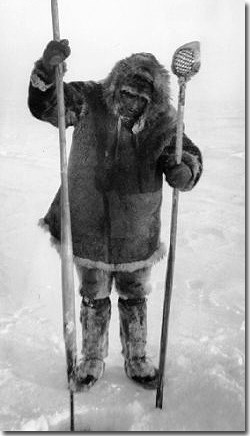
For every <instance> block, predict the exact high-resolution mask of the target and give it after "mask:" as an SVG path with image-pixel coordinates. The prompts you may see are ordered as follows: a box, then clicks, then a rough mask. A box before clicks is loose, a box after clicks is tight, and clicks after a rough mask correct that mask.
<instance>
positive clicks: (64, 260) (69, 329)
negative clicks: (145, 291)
mask: <svg viewBox="0 0 250 436" xmlns="http://www.w3.org/2000/svg"><path fill="white" fill-rule="evenodd" d="M51 14H52V26H53V38H54V40H56V41H60V30H59V15H58V4H57V0H51ZM56 90H57V107H58V127H59V141H60V170H61V269H62V303H63V333H64V341H65V350H66V362H67V375H68V383H69V390H70V430H71V431H74V393H73V389H74V373H75V366H76V326H75V290H74V273H73V271H74V270H73V254H72V237H71V223H70V208H69V193H68V168H67V150H66V133H65V107H64V90H63V66H62V64H60V65H59V66H58V67H56Z"/></svg>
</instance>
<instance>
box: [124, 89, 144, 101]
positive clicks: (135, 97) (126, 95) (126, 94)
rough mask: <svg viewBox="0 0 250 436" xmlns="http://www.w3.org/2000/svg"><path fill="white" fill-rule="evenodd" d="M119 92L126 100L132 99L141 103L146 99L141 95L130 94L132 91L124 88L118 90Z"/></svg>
mask: <svg viewBox="0 0 250 436" xmlns="http://www.w3.org/2000/svg"><path fill="white" fill-rule="evenodd" d="M120 94H121V96H122V98H125V99H127V100H133V101H135V100H137V101H139V102H141V103H147V100H146V99H145V98H144V97H142V96H141V95H138V94H132V92H129V91H126V90H124V89H122V90H121V91H120Z"/></svg>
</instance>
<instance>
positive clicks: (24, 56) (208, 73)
mask: <svg viewBox="0 0 250 436" xmlns="http://www.w3.org/2000/svg"><path fill="white" fill-rule="evenodd" d="M58 5H59V12H60V30H61V37H63V38H67V39H69V41H70V46H71V49H72V55H71V57H70V59H69V61H68V73H67V76H66V79H65V80H66V81H70V80H88V79H93V80H95V79H98V80H99V79H103V78H104V77H105V76H106V75H107V74H108V72H109V71H110V69H111V68H112V67H113V65H114V63H115V62H116V61H118V60H119V59H121V58H123V57H125V56H128V55H130V54H131V53H135V52H138V51H146V52H152V53H153V54H154V55H155V56H156V57H157V58H158V60H159V61H160V62H161V63H163V64H164V65H165V66H166V68H167V69H170V65H171V59H172V55H173V53H174V51H175V49H176V48H177V47H178V46H179V45H182V44H184V43H186V42H189V41H192V40H199V41H200V42H201V56H202V68H201V70H200V72H199V74H198V75H197V76H196V77H195V78H193V79H192V81H191V82H190V87H192V92H194V93H195V95H196V98H197V99H201V100H202V99H204V100H205V101H206V100H207V101H213V100H216V101H224V100H225V101H236V100H240V101H243V100H244V71H245V67H244V65H245V64H244V63H245V47H244V38H245V29H244V23H245V16H244V15H245V3H244V2H243V1H242V0H58ZM50 39H52V24H51V12H50V0H0V40H1V45H0V55H1V61H2V67H1V80H0V87H1V95H2V97H3V99H5V98H8V97H11V98H14V95H15V94H16V95H22V94H23V93H25V94H27V82H28V79H29V75H30V71H31V69H32V66H33V63H34V61H35V60H36V59H38V58H39V57H40V56H41V54H42V52H43V49H44V47H45V45H46V44H47V42H48V41H49V40H50ZM173 84H175V78H172V86H173Z"/></svg>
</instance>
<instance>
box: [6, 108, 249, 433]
mask: <svg viewBox="0 0 250 436" xmlns="http://www.w3.org/2000/svg"><path fill="white" fill-rule="evenodd" d="M6 105H7V106H6ZM6 107H8V111H5V108H6ZM0 115H1V117H0V120H1V134H0V142H1V143H0V146H1V149H0V166H1V176H0V202H1V220H0V231H1V239H0V268H1V276H0V316H1V318H0V375H1V377H0V384H1V389H0V429H1V430H5V431H7V430H8V431H28V430H30V431H67V430H68V429H69V394H68V391H67V389H66V371H65V356H64V342H63V336H62V310H61V291H60V260H59V257H58V254H57V253H56V252H55V250H54V249H53V248H52V247H51V246H50V241H49V236H48V234H46V233H44V231H43V230H41V229H40V228H39V227H38V226H37V221H38V219H39V218H40V217H41V216H43V214H44V212H45V211H46V210H47V208H48V206H49V204H50V201H51V199H52V197H53V195H54V193H55V191H56V189H57V187H58V183H59V163H58V162H59V160H58V146H57V144H58V137H57V131H56V129H55V128H53V127H52V126H50V125H48V124H45V123H41V122H39V121H37V120H35V119H34V118H32V116H31V115H30V114H29V113H28V110H27V108H26V107H25V102H24V103H23V106H20V105H18V106H16V105H15V104H13V106H11V102H4V104H2V105H1V114H0ZM185 124H186V131H187V133H188V134H189V136H190V137H191V138H192V139H193V140H194V142H196V143H197V145H199V146H200V148H201V150H202V151H203V156H204V174H203V177H202V180H201V181H200V183H199V185H198V186H197V187H196V188H195V189H194V190H193V191H192V192H190V193H183V194H181V196H180V206H179V219H178V245H177V253H176V265H175V280H174V290H173V299H172V306H171V319H170V331H169V346H168V354H167V365H166V379H167V380H166V386H165V390H164V407H163V410H162V411H160V410H158V409H156V408H155V392H152V391H146V390H143V389H142V388H140V387H138V386H136V385H135V384H133V383H132V382H130V381H129V380H128V379H127V378H126V376H125V374H124V371H123V361H122V356H121V354H120V348H121V347H120V342H119V328H118V314H117V295H116V293H115V291H114V292H113V295H112V302H113V312H112V320H111V326H110V352H109V357H108V359H107V362H106V372H105V375H104V377H103V379H102V380H101V381H100V382H99V383H98V384H97V385H96V386H95V387H94V388H93V389H92V390H91V391H90V392H88V393H84V394H78V395H76V396H75V422H76V430H77V431H152V432H154V431H243V430H244V419H245V418H244V386H245V385H244V383H245V380H244V335H245V328H244V245H245V244H244V237H245V235H244V119H243V110H241V107H240V106H239V104H234V105H232V106H228V105H223V104H220V105H217V106H215V107H208V106H207V105H204V106H202V105H200V104H198V103H195V102H193V103H192V104H191V103H189V104H188V103H187V111H186V118H185ZM70 135H71V131H69V132H68V139H69V142H70ZM170 205H171V190H170V189H169V188H168V187H167V186H166V187H165V191H164V203H163V208H162V218H163V226H162V234H163V239H165V240H166V242H167V243H168V238H169V215H170ZM165 269H166V261H162V262H161V263H160V264H158V265H157V266H156V267H155V268H154V270H153V275H152V285H153V290H152V294H151V296H150V297H149V314H148V317H149V320H148V323H149V329H148V330H149V336H148V350H149V354H150V355H151V356H152V359H153V361H154V362H155V364H158V355H159V341H160V328H161V316H162V301H163V288H164V275H165ZM77 287H78V283H77V279H76V288H77ZM76 295H77V292H76ZM79 305H80V299H79V297H78V295H77V298H76V313H77V327H78V329H79V327H80V323H79V320H78V319H79V316H78V314H79ZM78 345H79V347H78V348H79V351H80V336H79V335H78Z"/></svg>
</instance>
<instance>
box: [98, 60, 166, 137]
mask: <svg viewBox="0 0 250 436" xmlns="http://www.w3.org/2000/svg"><path fill="white" fill-rule="evenodd" d="M131 81H135V82H136V81H137V82H141V83H143V81H144V82H147V83H149V84H150V85H151V87H152V99H151V101H150V103H149V104H148V105H147V108H146V110H145V112H144V113H143V115H142V116H141V117H140V119H139V120H138V122H137V123H136V124H135V125H134V127H133V131H134V133H139V132H141V131H142V130H144V129H150V130H152V127H153V126H154V125H155V124H156V122H157V121H158V120H159V118H162V116H164V115H165V116H166V114H167V113H168V112H169V110H170V108H171V106H170V78H169V73H168V71H167V70H166V69H165V68H164V67H163V65H161V64H160V63H159V62H158V61H157V59H156V58H155V56H153V55H152V54H151V53H135V54H132V55H131V56H129V57H127V58H125V59H123V60H121V61H119V62H117V64H116V65H115V66H114V68H113V69H112V71H111V72H110V74H109V75H108V77H107V78H106V79H105V80H104V81H103V82H102V86H103V90H104V98H105V101H106V104H107V106H108V108H109V110H111V111H112V112H113V113H115V115H117V111H118V102H119V100H118V99H119V97H118V96H119V90H120V89H121V86H122V85H124V84H127V83H128V82H131Z"/></svg>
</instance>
